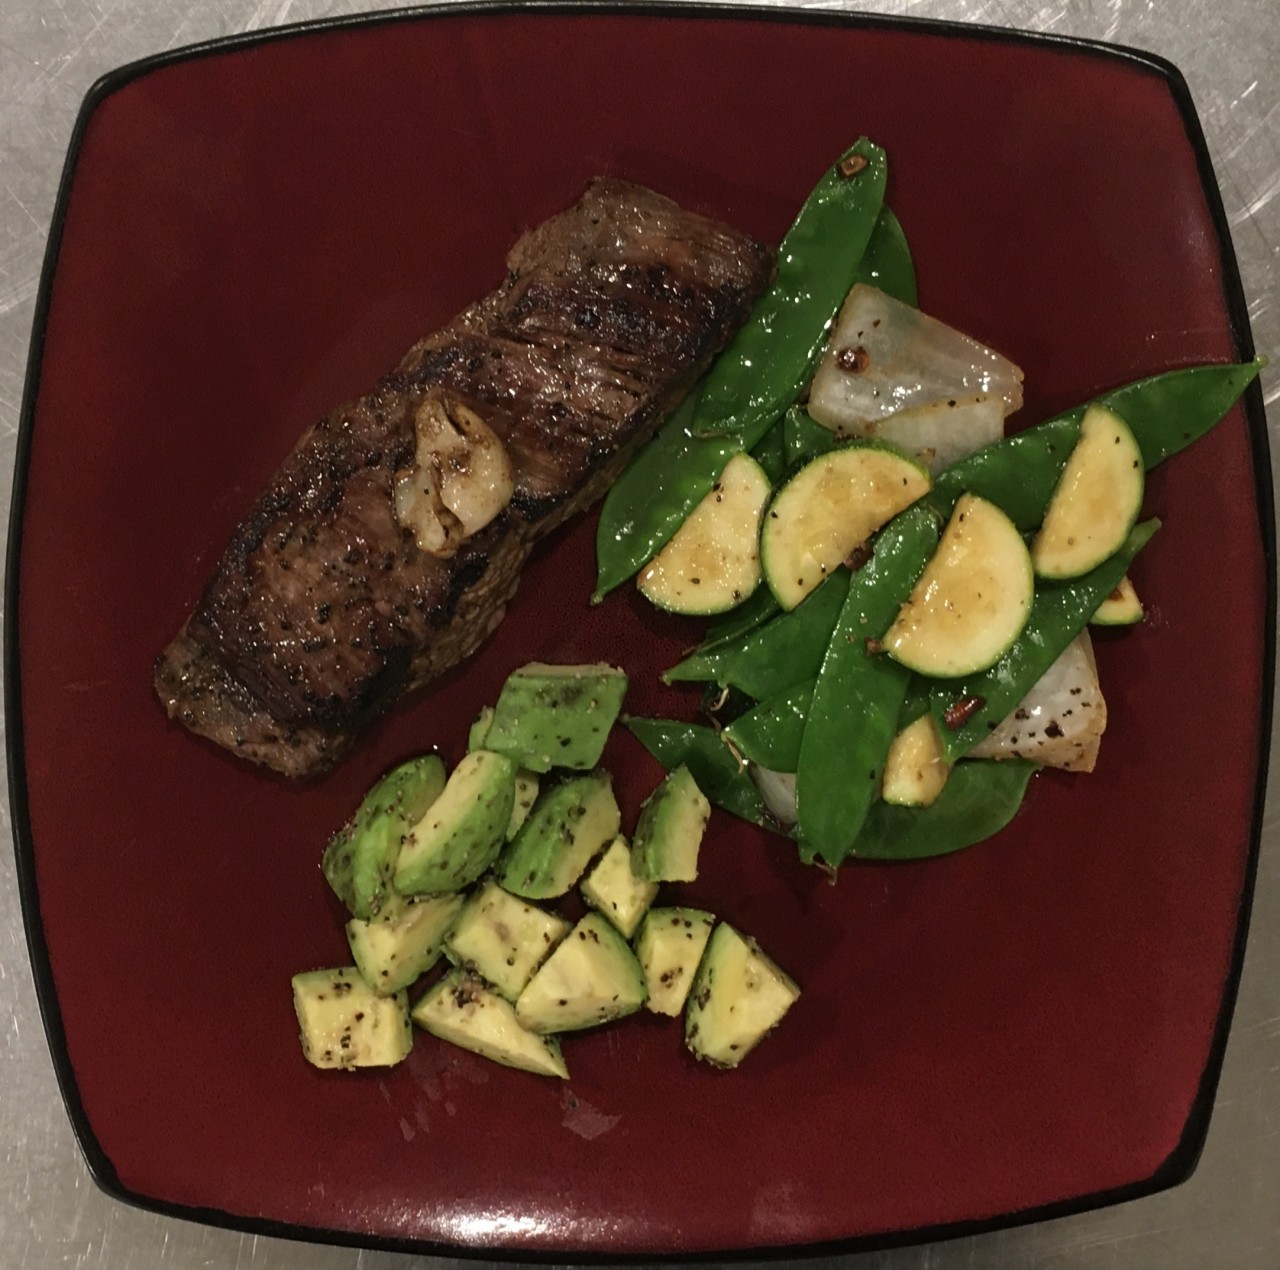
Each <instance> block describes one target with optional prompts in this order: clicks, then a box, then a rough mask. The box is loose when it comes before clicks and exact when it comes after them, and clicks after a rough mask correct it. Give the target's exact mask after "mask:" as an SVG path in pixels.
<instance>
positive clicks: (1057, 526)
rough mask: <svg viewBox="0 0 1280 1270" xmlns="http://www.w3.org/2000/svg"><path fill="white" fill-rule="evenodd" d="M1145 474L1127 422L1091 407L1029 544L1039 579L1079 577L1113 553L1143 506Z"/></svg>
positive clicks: (1119, 545)
mask: <svg viewBox="0 0 1280 1270" xmlns="http://www.w3.org/2000/svg"><path fill="white" fill-rule="evenodd" d="M1145 481H1146V473H1145V469H1144V467H1143V462H1142V451H1141V449H1139V447H1138V443H1137V441H1136V440H1134V436H1133V433H1132V432H1131V431H1130V430H1129V425H1128V424H1127V423H1125V421H1124V420H1123V419H1121V418H1120V416H1119V415H1118V414H1116V413H1115V412H1114V411H1112V410H1108V409H1107V408H1106V407H1105V406H1098V405H1093V406H1090V407H1089V409H1088V410H1086V411H1085V415H1084V418H1083V419H1082V420H1081V421H1080V439H1079V440H1078V441H1077V442H1076V444H1075V448H1074V449H1073V450H1072V451H1071V455H1070V457H1069V458H1068V459H1067V465H1066V467H1065V468H1063V470H1062V475H1061V477H1059V478H1058V484H1057V486H1056V487H1055V488H1054V491H1053V497H1052V498H1051V499H1050V500H1049V507H1048V510H1047V511H1046V512H1045V516H1044V523H1043V524H1042V525H1041V526H1040V531H1039V533H1037V534H1036V536H1035V541H1034V542H1032V544H1031V561H1032V564H1033V565H1034V566H1035V571H1036V573H1037V574H1038V575H1039V576H1040V577H1042V578H1054V579H1063V578H1078V577H1080V576H1081V575H1082V574H1085V573H1088V572H1089V570H1090V569H1093V568H1096V567H1097V566H1098V565H1100V564H1101V563H1102V562H1103V561H1104V560H1105V559H1107V557H1108V556H1112V555H1114V554H1115V553H1116V552H1117V551H1118V550H1119V549H1120V547H1121V546H1122V545H1123V543H1124V540H1125V539H1126V538H1127V537H1128V536H1129V531H1130V530H1131V529H1132V528H1133V526H1134V523H1135V522H1136V521H1137V519H1138V513H1139V512H1140V511H1141V510H1142V492H1143V488H1144V486H1145Z"/></svg>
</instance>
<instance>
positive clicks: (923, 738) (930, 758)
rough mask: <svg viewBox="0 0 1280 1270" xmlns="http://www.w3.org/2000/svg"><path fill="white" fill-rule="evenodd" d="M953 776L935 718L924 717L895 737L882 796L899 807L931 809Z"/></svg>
mask: <svg viewBox="0 0 1280 1270" xmlns="http://www.w3.org/2000/svg"><path fill="white" fill-rule="evenodd" d="M950 775H951V765H950V764H949V763H948V762H947V760H946V758H945V757H944V756H943V753H942V744H941V742H940V741H939V740H938V729H937V726H936V725H935V724H934V721H933V716H932V715H928V714H925V715H921V716H920V718H918V719H917V720H916V721H915V722H914V723H908V724H907V726H906V727H905V728H903V729H902V731H900V732H899V733H898V735H897V736H895V737H894V738H893V744H892V745H891V746H890V747H889V756H888V758H886V759H885V761H884V779H883V784H882V785H881V790H880V796H881V797H882V798H883V799H884V801H885V802H887V803H892V804H893V805H894V806H896V807H930V806H932V805H933V804H934V803H935V802H936V801H937V798H938V795H939V794H940V793H942V790H943V787H944V786H945V785H946V783H947V777H948V776H950Z"/></svg>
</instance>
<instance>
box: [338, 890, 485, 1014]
mask: <svg viewBox="0 0 1280 1270" xmlns="http://www.w3.org/2000/svg"><path fill="white" fill-rule="evenodd" d="M465 898H466V897H465V896H462V895H424V896H421V897H419V898H417V899H409V900H406V899H401V898H400V897H399V896H396V897H395V902H394V903H393V904H390V905H388V906H387V907H386V908H385V909H384V910H383V912H382V915H381V916H380V917H379V918H378V920H377V921H373V922H366V921H362V920H361V919H360V918H358V917H353V918H352V919H351V920H350V921H349V922H348V923H347V943H348V944H350V945H351V955H352V956H353V957H354V958H355V959H356V965H357V966H358V967H359V968H360V973H361V974H362V975H364V977H365V981H366V982H367V983H368V984H369V986H370V987H371V988H373V990H374V991H375V992H376V993H377V994H378V995H379V996H380V997H389V996H392V995H394V994H395V993H397V992H399V991H400V989H401V988H407V987H408V986H409V985H410V984H411V983H412V982H413V981H414V980H415V979H417V978H418V976H419V975H424V974H426V972H427V971H428V970H430V969H431V967H432V966H434V965H435V963H436V959H437V958H438V957H439V956H440V952H441V949H442V948H443V946H444V936H445V932H446V931H447V930H448V929H449V926H450V923H452V921H453V919H454V918H455V917H456V916H457V914H458V910H459V909H460V908H461V907H462V905H463V902H464V900H465Z"/></svg>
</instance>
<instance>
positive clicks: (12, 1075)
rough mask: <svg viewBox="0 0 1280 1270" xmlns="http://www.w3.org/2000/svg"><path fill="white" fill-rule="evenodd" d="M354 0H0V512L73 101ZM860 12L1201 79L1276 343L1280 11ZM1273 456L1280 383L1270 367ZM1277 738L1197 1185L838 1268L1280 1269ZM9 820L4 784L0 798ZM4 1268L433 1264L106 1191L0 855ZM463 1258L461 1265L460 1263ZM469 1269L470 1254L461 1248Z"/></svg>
mask: <svg viewBox="0 0 1280 1270" xmlns="http://www.w3.org/2000/svg"><path fill="white" fill-rule="evenodd" d="M385 7H386V4H385V3H383V4H372V3H361V2H360V0H213V2H210V0H204V2H201V0H56V3H54V2H52V0H0V472H3V473H4V475H3V476H0V483H2V484H3V495H4V500H5V504H6V507H5V519H6V521H7V504H8V499H9V474H10V473H11V471H12V467H13V454H14V444H15V438H16V433H17V427H18V411H19V406H20V403H21V398H22V385H23V377H24V373H25V367H26V356H27V346H28V340H29V337H30V331H31V322H32V315H33V311H34V306H35V294H36V287H37V282H38V279H39V272H40V265H41V260H42V257H43V254H44V248H45V240H46V237H47V233H48V226H49V220H50V216H51V214H52V210H53V202H54V196H55V192H56V189H57V183H58V177H59V173H60V171H61V167H62V161H63V156H64V154H65V151H66V147H67V143H68V140H69V138H70V135H71V128H72V123H73V121H74V119H75V115H76V111H77V109H78V107H79V104H80V100H81V98H82V96H83V95H84V92H85V90H86V89H87V88H88V87H89V85H90V84H91V83H92V82H93V81H94V80H95V79H96V78H97V77H98V76H99V75H100V74H102V73H103V72H104V71H107V70H110V69H112V68H113V67H116V66H118V65H120V64H121V63H124V62H128V61H132V60H133V59H135V58H138V57H142V56H144V55H146V54H149V53H154V52H158V51H160V50H162V49H168V48H173V47H175V46H178V45H181V44H187V43H191V42H194V41H197V40H204V39H208V38H211V37H215V36H221V35H227V34H230V33H232V32H237V31H252V30H257V29H261V28H263V27H267V26H273V25H279V24H281V23H285V22H296V21H301V20H305V19H309V18H317V17H324V16H330V15H337V14H346V13H360V12H368V11H371V10H373V9H375V8H385ZM808 7H813V8H820V7H823V8H837V9H838V8H849V9H853V8H863V9H866V10H871V11H876V12H883V13H892V14H910V15H912V16H919V17H932V18H948V19H958V20H969V21H975V22H984V23H989V24H993V25H999V26H1012V27H1021V28H1024V29H1028V30H1033V31H1052V32H1056V33H1059V34H1063V35H1073V36H1085V37H1090V38H1093V39H1101V40H1109V41H1115V42H1118V43H1123V44H1131V45H1135V46H1138V47H1140V48H1144V49H1149V50H1152V51H1153V52H1156V53H1160V54H1162V55H1163V56H1165V57H1167V58H1169V59H1170V60H1172V61H1173V62H1175V63H1176V64H1177V65H1178V66H1179V67H1180V68H1181V69H1182V71H1183V73H1184V74H1185V75H1186V77H1187V80H1188V81H1189V83H1190V85H1191V90H1192V93H1193V95H1194V98H1195V101H1196V105H1197V107H1198V109H1199V112H1200V117H1201V120H1202V121H1203V124H1204V129H1205V132H1206V134H1207V136H1208V141H1209V149H1210V151H1211V153H1212V156H1213V161H1214V165H1215V167H1216V169H1217V173H1218V177H1219V180H1220V182H1221V186H1222V194H1223V199H1224V202H1225V204H1226V210H1227V214H1228V217H1229V220H1230V224H1231V228H1232V233H1233V235H1234V238H1235V246H1236V252H1237V254H1238V256H1239V260H1240V271H1241V274H1242V276H1243V279H1244V289H1245V294H1246V295H1247V296H1248V298H1249V301H1250V303H1249V313H1250V317H1251V320H1252V323H1253V332H1254V338H1255V341H1256V344H1257V347H1258V349H1259V351H1261V352H1264V353H1269V354H1270V355H1271V356H1273V357H1275V356H1277V355H1280V308H1278V307H1277V284H1278V283H1280V10H1277V8H1276V5H1275V0H1057V2H1046V3H1038V2H1037V0H916V2H913V0H871V2H870V3H867V4H864V5H861V6H856V5H852V4H848V5H840V4H827V5H812V6H808ZM1263 385H1264V392H1265V395H1266V399H1267V402H1268V405H1269V408H1270V413H1271V426H1272V433H1273V437H1272V450H1273V453H1277V452H1280V445H1277V444H1276V436H1275V434H1276V432H1277V430H1278V429H1280V405H1277V398H1280V378H1278V377H1277V375H1276V373H1275V372H1274V371H1272V372H1269V373H1267V374H1266V375H1265V376H1264V380H1263ZM1278 762H1280V746H1275V747H1273V751H1272V763H1271V768H1272V772H1271V774H1272V798H1271V800H1270V806H1269V810H1268V815H1267V819H1266V825H1265V831H1264V839H1263V847H1262V859H1261V865H1260V871H1259V875H1258V883H1257V894H1256V898H1255V901H1254V907H1253V925H1252V931H1251V934H1250V937H1249V948H1248V954H1247V957H1246V961H1245V966H1244V977H1243V981H1242V983H1241V987H1240V995H1239V1001H1238V1004H1237V1007H1236V1013H1235V1023H1234V1027H1233V1030H1232V1034H1231V1039H1230V1043H1229V1046H1228V1049H1227V1056H1226V1066H1225V1070H1224V1072H1223V1076H1222V1083H1221V1086H1220V1088H1219V1091H1218V1098H1217V1106H1216V1110H1215V1112H1214V1117H1213V1122H1212V1127H1211V1128H1210V1131H1209V1138H1208V1144H1207V1146H1206V1148H1205V1152H1204V1156H1203V1158H1202V1161H1201V1163H1200V1166H1199V1168H1198V1170H1197V1171H1196V1173H1195V1174H1194V1176H1193V1177H1192V1178H1191V1180H1190V1181H1188V1182H1186V1183H1185V1184H1184V1185H1182V1186H1180V1187H1177V1188H1175V1189H1174V1190H1172V1191H1167V1192H1164V1193H1163V1194H1160V1195H1156V1196H1153V1197H1150V1198H1147V1199H1143V1200H1137V1201H1134V1202H1132V1203H1128V1204H1124V1205H1121V1206H1118V1207H1114V1208H1110V1209H1104V1210H1102V1211H1100V1212H1095V1213H1088V1214H1084V1215H1082V1216H1077V1217H1072V1218H1064V1219H1060V1220H1057V1221H1052V1222H1043V1223H1039V1224H1037V1225H1033V1226H1028V1227H1023V1228H1020V1229H1016V1230H1011V1231H1005V1232H998V1233H994V1234H988V1235H983V1236H979V1237H974V1238H966V1239H959V1240H954V1241H951V1242H948V1243H942V1244H933V1245H925V1246H920V1247H916V1248H903V1249H898V1250H895V1251H892V1252H884V1253H871V1254H862V1255H856V1256H850V1257H845V1258H839V1259H835V1258H831V1259H826V1260H833V1261H834V1260H839V1261H840V1262H841V1263H842V1264H843V1265H844V1266H847V1267H849V1268H850V1270H870V1268H871V1267H876V1268H877V1270H925V1268H926V1267H928V1268H930V1270H960V1268H961V1267H966V1268H968V1270H974V1268H984V1270H985V1268H988V1267H989V1268H990V1270H999V1268H1000V1267H1017V1268H1018V1270H1031V1268H1034V1270H1050V1268H1052V1270H1103V1268H1105V1270H1138V1268H1142V1270H1145V1268H1147V1267H1158V1268H1159V1270H1204V1268H1206V1267H1214V1268H1215V1270H1264V1268H1265V1270H1274V1267H1275V1266H1277V1265H1280V840H1278V839H1280V825H1278V824H1277V813H1276V806H1277V802H1278V800H1280V785H1278V784H1277V783H1276V781H1275V769H1276V766H1277V763H1278ZM0 814H3V817H4V825H5V829H6V833H7V831H8V825H9V811H8V799H7V795H6V797H5V799H4V805H3V807H0ZM0 1004H2V1006H3V1010H4V1016H5V1017H4V1026H3V1031H2V1035H0V1053H2V1055H3V1063H2V1064H0V1071H2V1072H3V1085H2V1086H0V1144H2V1145H0V1264H2V1265H4V1266H6V1267H10V1266H11V1267H19V1266H21V1267H41V1268H43V1267H54V1266H75V1267H84V1268H86V1270H88V1268H90V1267H92V1268H94V1270H126V1268H128V1270H137V1268H140V1267H152V1266H156V1267H160V1266H172V1267H177V1268H179V1270H191V1268H193V1267H208V1268H209V1270H232V1268H233V1267H234V1268H235V1270H249V1268H250V1267H253V1268H255V1270H268V1268H269V1270H286V1268H292V1267H307V1268H308V1270H352V1268H354V1267H360V1268H361V1270H374V1268H375V1267H377V1268H384V1270H390V1268H391V1267H404V1266H409V1265H414V1266H423V1267H425V1266H427V1265H434V1264H444V1263H443V1262H437V1261H436V1260H435V1259H432V1258H414V1257H407V1256H401V1255H398V1254H391V1253H369V1252H365V1253H361V1252H357V1251H355V1250H351V1249H342V1248H331V1247H319V1246H315V1245H308V1244H298V1243H291V1242H288V1241H281V1240H274V1239H267V1238H259V1237H254V1236H249V1235H243V1236H242V1235H238V1234H235V1233H231V1232H228V1231H224V1230H214V1229H210V1228H207V1227H204V1226H199V1225H194V1224H191V1223H188V1222H184V1221H179V1220H174V1219H170V1218H164V1217H158V1216H153V1215H151V1214H148V1213H145V1212H141V1211H138V1210H135V1209H132V1208H129V1207H126V1206H125V1205H122V1204H120V1203H117V1202H115V1201H113V1200H110V1199H108V1198H106V1197H105V1196H104V1195H102V1194H101V1193H100V1192H99V1191H98V1190H97V1188H96V1187H95V1186H94V1184H93V1182H92V1181H91V1180H90V1177H89V1174H88V1172H87V1170H86V1168H85V1165H84V1162H83V1160H82V1159H81V1157H80V1153H79V1151H78V1149H77V1147H76V1144H75V1140H74V1138H73V1137H72V1133H71V1127H70V1125H69V1123H68V1121H67V1118H66V1115H65V1114H64V1112H63V1108H62V1102H61V1099H60V1098H59V1095H58V1090H57V1085H56V1083H55V1080H54V1075H53V1068H52V1065H51V1063H50V1059H49V1054H48V1051H47V1049H46V1046H45V1040H44V1033H43V1029H42V1027H41V1023H40V1015H39V1010H38V1008H37V1006H36V998H35V992H34V989H33V986H32V981H31V972H30V966H29V963H28V959H27V951H26V944H25V939H24V935H23V930H22V919H21V915H20V911H19V905H18V894H17V880H16V876H15V873H14V868H13V864H12V857H11V856H10V857H9V858H8V859H7V860H6V862H5V863H4V864H3V865H0ZM459 1264H463V1263H459ZM471 1264H474V1263H471Z"/></svg>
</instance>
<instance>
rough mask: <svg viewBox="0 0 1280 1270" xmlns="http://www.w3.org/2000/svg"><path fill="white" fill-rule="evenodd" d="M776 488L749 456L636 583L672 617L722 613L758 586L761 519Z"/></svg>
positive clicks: (729, 471) (727, 471)
mask: <svg viewBox="0 0 1280 1270" xmlns="http://www.w3.org/2000/svg"><path fill="white" fill-rule="evenodd" d="M771 489H772V486H771V485H770V482H769V477H768V475H767V474H766V473H765V470H764V468H762V467H761V466H760V464H759V463H757V462H756V461H755V459H753V458H752V457H751V456H750V455H749V454H735V455H734V456H733V458H731V459H730V460H729V462H728V463H726V464H725V468H724V471H723V472H722V473H721V474H720V479H719V480H718V481H717V482H716V483H715V484H714V485H713V486H712V487H711V489H710V490H709V491H708V493H707V494H706V496H705V497H704V498H703V499H702V501H701V502H700V503H699V504H698V505H697V507H695V508H694V509H693V511H692V512H690V513H689V517H688V519H687V520H686V521H685V522H684V524H683V525H681V526H680V528H679V529H677V530H676V533H675V536H674V537H673V538H672V539H671V541H670V542H668V543H667V545H666V546H665V547H663V549H662V550H661V551H659V552H658V554H657V555H656V556H654V558H653V559H652V560H651V561H650V562H649V565H648V567H647V568H646V569H645V570H644V571H643V572H642V573H641V574H640V578H639V581H638V582H637V583H636V585H637V586H638V587H639V588H640V592H641V594H642V595H644V596H645V597H646V598H647V599H648V600H650V601H652V602H653V603H654V604H656V605H657V606H658V607H659V608H662V609H669V610H670V611H671V612H673V613H693V614H698V615H706V614H711V613H724V612H726V611H727V610H728V609H731V608H735V607H736V606H737V605H739V604H741V603H742V601H743V600H745V599H746V598H747V596H749V595H750V594H751V593H752V592H753V591H754V590H755V589H756V587H758V586H759V585H760V518H761V516H763V515H764V508H765V504H766V503H767V502H768V501H769V494H770V492H771Z"/></svg>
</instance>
